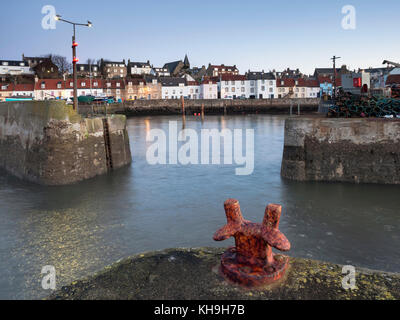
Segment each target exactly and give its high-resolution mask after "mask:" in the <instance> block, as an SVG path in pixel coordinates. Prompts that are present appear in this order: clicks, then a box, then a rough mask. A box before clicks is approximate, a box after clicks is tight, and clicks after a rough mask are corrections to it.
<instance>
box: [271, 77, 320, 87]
mask: <svg viewBox="0 0 400 320" xmlns="http://www.w3.org/2000/svg"><path fill="white" fill-rule="evenodd" d="M296 81H297V84H296ZM282 82H283V84H282ZM276 86H277V87H307V88H312V87H316V88H318V87H319V81H318V80H314V79H304V78H298V79H293V78H283V79H277V80H276Z"/></svg>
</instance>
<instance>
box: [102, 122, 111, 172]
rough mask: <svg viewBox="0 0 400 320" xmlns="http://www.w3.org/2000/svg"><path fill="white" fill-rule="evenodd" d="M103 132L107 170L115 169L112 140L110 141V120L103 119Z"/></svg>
mask: <svg viewBox="0 0 400 320" xmlns="http://www.w3.org/2000/svg"><path fill="white" fill-rule="evenodd" d="M103 132H104V147H105V149H106V163H107V169H108V170H112V169H113V160H112V153H111V139H110V128H109V126H108V119H107V118H103Z"/></svg>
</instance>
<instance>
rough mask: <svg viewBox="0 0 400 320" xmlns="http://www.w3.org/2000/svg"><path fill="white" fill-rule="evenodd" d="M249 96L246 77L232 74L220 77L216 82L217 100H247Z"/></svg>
mask: <svg viewBox="0 0 400 320" xmlns="http://www.w3.org/2000/svg"><path fill="white" fill-rule="evenodd" d="M249 95H250V86H249V80H247V78H246V76H242V75H233V74H224V75H220V77H219V82H218V98H219V99H237V98H239V97H241V98H248V97H249Z"/></svg>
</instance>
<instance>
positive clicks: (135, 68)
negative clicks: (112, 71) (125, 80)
mask: <svg viewBox="0 0 400 320" xmlns="http://www.w3.org/2000/svg"><path fill="white" fill-rule="evenodd" d="M128 74H130V75H135V74H138V75H144V74H153V75H154V72H153V69H152V67H151V65H150V61H147V62H131V61H130V60H128Z"/></svg>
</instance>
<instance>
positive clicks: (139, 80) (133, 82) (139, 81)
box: [105, 77, 146, 86]
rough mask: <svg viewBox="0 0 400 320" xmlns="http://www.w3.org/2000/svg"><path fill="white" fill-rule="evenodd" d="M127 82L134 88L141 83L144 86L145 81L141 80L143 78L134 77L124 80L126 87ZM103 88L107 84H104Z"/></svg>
mask: <svg viewBox="0 0 400 320" xmlns="http://www.w3.org/2000/svg"><path fill="white" fill-rule="evenodd" d="M129 82H132V85H134V86H137V85H139V84H140V83H141V82H142V83H143V84H146V80H145V79H143V78H137V77H135V78H126V80H125V84H126V85H128V84H129ZM105 86H107V84H105Z"/></svg>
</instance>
